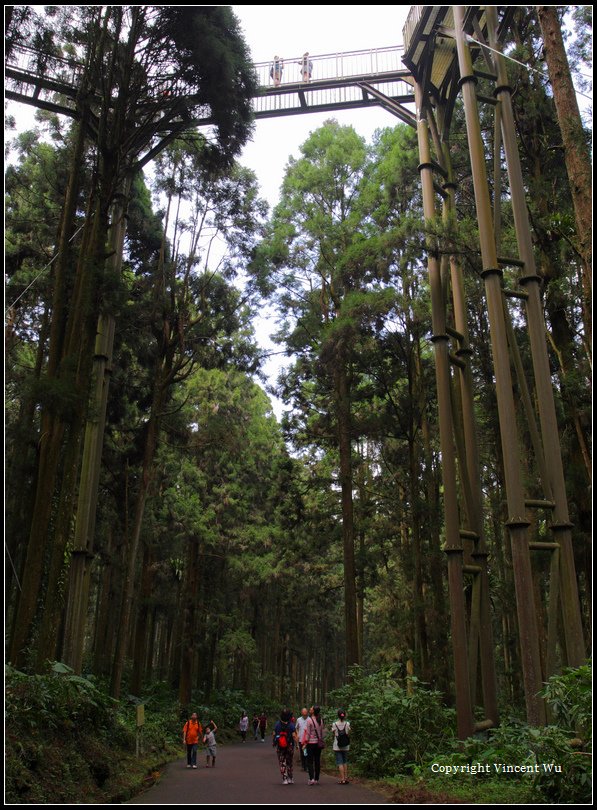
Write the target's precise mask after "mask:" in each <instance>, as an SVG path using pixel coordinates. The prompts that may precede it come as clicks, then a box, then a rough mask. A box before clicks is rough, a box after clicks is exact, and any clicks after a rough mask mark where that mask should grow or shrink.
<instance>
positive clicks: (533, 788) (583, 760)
mask: <svg viewBox="0 0 597 810" xmlns="http://www.w3.org/2000/svg"><path fill="white" fill-rule="evenodd" d="M544 695H545V697H546V699H547V701H548V703H549V704H550V706H551V708H552V710H553V713H554V715H555V717H556V719H557V720H559V721H560V723H561V725H549V726H546V727H544V728H533V727H531V726H528V725H526V724H525V723H522V722H517V721H514V720H509V721H507V722H503V723H502V724H501V725H500V726H499V727H498V728H496V729H491V730H490V731H488V732H486V733H483V734H479V735H477V736H475V737H471V738H470V739H468V740H465V741H464V742H462V741H459V740H458V741H457V740H454V741H453V742H452V744H451V746H449V747H448V748H446V749H444V751H442V753H440V754H435V755H433V757H430V756H428V757H426V760H425V763H424V765H423V767H421V768H419V769H418V774H419V775H420V776H422V777H423V778H426V777H427V776H428V775H429V774H430V773H433V772H437V771H438V769H442V768H448V769H452V770H448V771H447V773H449V779H450V781H451V782H453V781H458V782H467V781H470V780H471V778H473V777H472V776H471V773H470V771H469V770H468V768H469V767H470V766H471V765H479V764H480V765H482V766H483V769H480V770H479V771H478V772H477V773H475V774H474V779H475V780H482V781H487V780H494V781H496V782H504V781H506V782H520V783H524V784H525V785H526V787H527V788H528V790H529V792H530V795H531V796H532V798H533V799H534V800H535V801H545V802H551V803H564V804H582V803H585V802H587V801H589V800H590V797H591V772H592V768H591V765H592V762H591V741H590V728H591V724H590V716H591V715H590V712H591V666H590V664H586V665H584V666H582V667H579V668H577V669H568V670H566V671H565V672H564V673H563V674H562V675H558V676H554V677H552V678H550V680H549V682H548V684H547V686H546V688H545V690H544ZM579 726H580V727H582V728H583V730H584V733H585V734H587V735H589V736H588V738H587V739H584V740H579V739H575V737H574V732H573V729H574V728H575V727H579ZM510 766H514V767H517V768H519V770H518V771H512V770H510ZM521 766H522V767H523V768H524V769H525V770H524V771H520V767H521ZM460 768H461V769H462V770H458V769H460Z"/></svg>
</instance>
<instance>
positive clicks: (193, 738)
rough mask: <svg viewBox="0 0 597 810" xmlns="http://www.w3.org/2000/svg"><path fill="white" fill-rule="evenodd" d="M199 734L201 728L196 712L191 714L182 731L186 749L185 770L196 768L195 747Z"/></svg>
mask: <svg viewBox="0 0 597 810" xmlns="http://www.w3.org/2000/svg"><path fill="white" fill-rule="evenodd" d="M201 734H203V728H202V727H201V723H200V722H199V720H198V719H197V712H193V714H192V715H191V716H190V718H189V719H188V720H187V722H186V723H185V724H184V728H183V730H182V742H183V745H186V747H187V768H196V767H197V746H198V745H199V737H200V736H201Z"/></svg>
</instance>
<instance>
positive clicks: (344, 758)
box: [332, 709, 350, 785]
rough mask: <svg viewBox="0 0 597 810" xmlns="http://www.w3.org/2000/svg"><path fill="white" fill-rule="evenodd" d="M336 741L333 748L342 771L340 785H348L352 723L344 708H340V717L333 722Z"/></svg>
mask: <svg viewBox="0 0 597 810" xmlns="http://www.w3.org/2000/svg"><path fill="white" fill-rule="evenodd" d="M332 733H333V735H334V742H333V745H332V750H333V751H334V754H335V757H336V765H337V766H338V770H339V772H340V780H339V782H338V784H339V785H348V784H349V782H348V752H349V750H350V737H349V734H350V723H349V722H348V720H347V719H346V712H345V711H344V709H339V711H338V719H337V720H336V721H335V722H334V723H332Z"/></svg>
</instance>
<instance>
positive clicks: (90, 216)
mask: <svg viewBox="0 0 597 810" xmlns="http://www.w3.org/2000/svg"><path fill="white" fill-rule="evenodd" d="M77 14H79V15H80V16H79V17H73V16H72V15H77ZM73 20H74V21H75V22H74V24H73ZM66 21H67V30H66V31H65V34H66V35H67V36H68V34H70V35H71V36H70V39H71V41H72V40H73V31H72V28H73V27H74V28H76V29H77V33H76V40H77V42H79V43H81V44H82V46H83V48H84V53H85V57H84V63H85V68H84V71H83V78H82V79H81V86H80V88H79V91H80V92H79V95H78V96H77V99H78V104H79V105H80V109H79V114H80V120H81V123H80V125H79V127H78V133H79V136H78V143H79V144H80V149H78V150H75V158H74V159H73V165H72V172H71V184H70V186H69V188H70V189H71V191H70V192H69V194H70V196H69V197H67V203H66V204H65V208H64V212H65V214H64V216H63V226H62V233H61V236H60V238H59V246H61V248H60V249H59V255H60V257H61V258H60V261H61V262H62V263H63V265H64V266H65V270H64V273H62V275H61V274H59V273H57V283H56V286H55V296H54V306H53V313H52V325H51V332H50V345H49V359H48V366H47V376H48V379H49V381H50V383H51V384H53V385H54V386H58V385H59V386H62V387H63V390H64V389H66V391H67V393H66V396H67V398H68V397H70V400H69V404H68V405H67V409H68V410H67V412H65V408H64V404H63V405H62V406H61V408H62V410H61V411H59V410H57V408H56V407H55V404H54V405H52V403H50V404H49V405H48V407H47V408H46V409H45V410H44V413H43V417H42V418H43V420H44V429H43V431H42V436H43V441H42V444H41V451H40V458H39V469H38V476H37V480H38V486H37V492H36V504H35V508H34V510H33V522H32V526H31V531H30V535H29V541H28V548H27V559H26V563H25V570H24V576H23V580H24V583H25V587H24V588H23V590H22V592H21V597H20V599H19V604H18V607H17V612H16V620H15V626H14V632H13V637H12V642H11V648H10V659H11V660H12V661H13V662H15V663H18V664H19V665H22V664H23V663H24V656H25V650H26V645H27V643H28V640H29V639H30V635H31V630H32V626H33V619H34V616H35V612H36V606H37V601H38V596H39V594H40V590H41V588H42V582H43V575H44V574H43V569H44V562H43V560H44V556H45V549H46V542H47V538H48V536H49V535H50V534H51V531H50V527H51V526H52V525H53V526H55V527H57V529H56V530H57V531H58V532H61V533H62V534H63V535H64V533H65V532H67V531H68V527H69V526H70V523H71V514H72V508H73V506H72V504H73V493H74V492H75V490H76V484H75V481H76V472H77V469H78V462H79V453H80V447H81V442H82V436H83V430H84V425H85V419H86V413H87V405H88V402H87V392H88V386H89V382H90V379H91V376H92V371H93V368H94V364H93V362H92V360H93V344H94V339H95V326H96V324H97V321H98V315H99V313H100V311H102V312H104V313H108V324H110V320H109V319H110V318H111V317H113V312H112V304H111V302H110V296H109V295H108V294H107V292H108V291H109V290H110V288H111V286H112V285H113V284H114V283H116V282H117V279H118V275H119V272H120V258H121V249H122V248H121V245H122V233H123V228H122V226H123V223H124V221H125V220H124V215H125V210H126V200H123V197H124V198H126V196H127V188H128V187H129V183H130V179H131V174H132V173H133V172H134V171H135V170H136V169H137V168H138V167H139V165H140V163H139V157H140V155H141V153H143V152H145V155H144V157H143V160H145V161H147V160H148V159H150V158H151V157H152V156H153V155H155V154H157V153H158V152H159V151H160V149H161V148H163V146H164V145H165V143H166V142H167V140H168V138H169V137H171V135H172V133H173V132H178V131H181V130H182V129H183V128H186V127H188V126H189V124H190V122H191V120H192V113H193V111H194V110H195V109H196V108H198V107H200V106H202V105H206V104H207V105H210V106H211V109H212V113H213V118H214V127H215V133H216V137H215V139H214V140H213V141H212V143H211V144H210V145H209V147H208V149H207V155H209V159H210V160H211V161H212V163H214V164H216V163H218V164H220V165H222V164H228V163H229V162H230V160H231V158H232V156H233V155H234V154H235V153H236V152H237V151H238V149H240V147H241V145H242V143H244V140H246V138H247V137H248V135H249V132H250V126H251V123H250V122H251V106H250V99H251V96H252V94H253V92H254V91H255V78H254V74H253V70H252V67H251V65H250V62H249V59H248V51H247V49H246V45H245V44H244V40H243V39H242V37H241V35H240V32H239V29H238V24H237V22H236V18H234V16H233V15H232V13H231V12H230V9H228V8H220V7H215V8H214V7H195V8H192V9H190V8H188V7H178V6H177V7H164V8H162V9H160V8H150V7H144V8H141V7H106V8H105V9H104V8H99V9H97V10H94V9H89V8H85V7H84V8H83V9H82V11H81V12H78V11H77V10H76V9H72V10H71V12H70V16H69V15H66ZM13 22H14V19H13ZM12 24H13V23H12V22H11V25H12ZM189 35H192V40H190V39H189ZM50 45H51V43H49V44H48V43H46V45H45V46H44V47H47V49H48V50H49V49H50ZM214 61H217V65H218V67H217V72H218V76H217V79H218V80H217V81H213V82H212V81H210V80H209V79H210V77H212V76H213V75H214V72H215V71H216V68H215V67H214ZM164 77H167V81H168V82H169V84H170V86H169V88H168V89H167V92H163V81H164ZM174 87H175V89H173V88H174ZM160 88H162V90H160ZM98 99H99V101H98ZM89 133H93V137H94V144H95V147H96V163H95V172H94V177H93V182H92V187H91V193H90V197H89V203H88V207H87V216H86V220H85V228H84V231H83V236H82V250H81V252H80V255H79V260H78V264H77V269H76V271H75V273H74V274H73V276H74V281H73V282H72V289H73V295H72V300H73V302H74V306H73V307H71V308H70V309H68V310H67V309H66V308H65V306H64V302H65V290H66V288H67V284H66V282H63V281H62V279H63V278H66V275H65V273H66V271H67V268H68V263H67V251H66V249H65V248H66V245H67V244H68V242H69V240H70V236H71V235H72V233H73V230H74V229H73V214H74V209H73V206H72V203H71V202H69V200H70V201H72V199H73V198H74V196H75V194H74V190H75V189H77V188H78V182H77V179H76V178H77V177H78V176H79V175H80V167H81V160H82V154H83V143H84V139H85V138H86V137H87V136H88V134H89ZM152 141H153V142H154V143H155V145H154V146H151V144H152ZM150 146H151V148H150ZM147 150H149V151H147ZM115 201H116V203H117V204H116V207H114V203H115ZM110 228H111V239H108V238H107V237H108V233H109V229H110ZM106 242H108V248H107V247H106ZM106 253H108V255H109V256H110V259H109V260H108V262H106V258H105V257H106ZM110 330H111V327H110V328H109V329H108V331H109V332H110ZM100 331H101V329H100ZM106 351H107V349H104V350H102V353H104V352H106ZM108 353H109V352H108ZM96 357H97V356H96ZM101 373H102V372H101V369H99V368H98V370H97V372H96V377H98V383H97V388H98V391H99V392H100V394H99V395H100V399H99V400H98V402H96V403H94V404H93V406H92V407H93V408H98V409H99V410H104V409H105V405H104V404H102V400H101V397H103V394H101V380H100V379H99V377H100V375H101ZM105 388H106V386H105V385H104V389H105ZM90 424H91V427H93V425H92V423H90ZM100 424H101V419H100ZM88 427H89V425H88ZM97 433H98V431H97V429H96V430H95V433H93V431H92V434H93V436H94V438H92V439H90V443H91V444H92V445H100V443H101V434H102V428H101V427H100V428H99V438H97V437H96V434H97ZM63 447H64V452H63V449H62V448H63ZM96 456H99V453H96ZM89 475H90V476H91V477H92V482H91V483H88V482H87V480H86V479H85V480H84V482H83V485H82V487H81V491H82V492H83V493H84V497H85V498H86V499H88V500H90V503H91V509H89V510H88V512H89V514H92V513H93V511H94V507H93V503H92V501H93V499H94V497H95V495H94V492H95V491H96V484H95V483H94V482H95V481H96V480H97V464H96V465H95V467H93V468H90V470H89ZM55 493H56V494H58V513H59V514H58V516H57V518H56V520H55V521H54V523H53V524H52V512H53V508H54V503H55V500H54V494H55ZM59 493H61V494H59ZM90 521H92V518H88V519H87V523H88V526H87V528H86V529H85V530H84V534H85V533H87V534H88V533H89V531H91V530H92V522H90ZM62 542H63V541H60V542H59V544H61V543H62ZM80 551H81V552H83V553H84V552H85V549H84V548H81V549H80Z"/></svg>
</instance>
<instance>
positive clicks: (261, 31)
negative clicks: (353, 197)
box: [232, 5, 410, 416]
mask: <svg viewBox="0 0 597 810" xmlns="http://www.w3.org/2000/svg"><path fill="white" fill-rule="evenodd" d="M232 9H233V11H234V13H235V14H236V16H237V18H238V19H239V21H240V24H241V28H242V30H243V33H244V36H245V41H246V43H247V45H248V46H249V49H250V51H251V56H252V58H253V61H254V62H267V61H271V60H272V58H273V57H274V55H275V54H277V55H278V56H280V57H282V58H283V59H285V60H290V59H293V58H300V56H301V55H302V54H303V53H305V51H308V52H309V53H310V54H311V56H318V55H321V54H327V53H337V52H345V51H358V50H365V49H369V48H385V47H389V46H395V45H401V44H402V28H403V26H404V23H405V22H406V17H407V15H408V11H409V9H410V6H397V5H390V6H367V5H359V6H355V5H353V6H348V5H341V6H301V5H295V6H282V5H280V6H277V5H273V6H232ZM329 118H336V119H337V120H338V122H339V123H340V124H343V125H347V126H348V125H350V126H353V127H354V128H355V130H356V131H357V132H358V134H359V135H362V136H363V137H364V138H365V139H366V140H367V141H368V142H371V140H372V137H373V133H374V132H375V130H376V129H380V128H383V127H391V126H396V125H397V124H398V123H400V122H399V120H398V119H397V118H396V117H395V116H393V115H391V114H390V113H388V112H386V111H385V110H382V109H381V107H368V108H366V109H361V110H338V111H337V112H334V113H331V112H326V113H307V114H305V115H290V116H286V117H282V118H266V119H261V120H258V121H257V122H256V124H255V132H254V134H253V138H252V140H251V141H250V142H249V143H248V144H247V145H246V146H245V148H244V150H243V152H242V154H241V156H240V157H239V162H240V163H241V164H243V165H244V166H247V167H248V168H250V169H252V170H253V171H254V172H255V174H256V175H257V179H258V181H259V184H260V187H261V195H262V196H263V197H265V199H266V200H267V201H268V202H269V204H270V206H271V207H273V206H274V205H275V204H276V202H277V201H278V198H279V189H280V186H281V184H282V179H283V177H284V169H285V167H286V164H287V163H288V158H289V156H290V155H292V156H293V157H298V156H299V154H300V153H299V147H300V145H301V144H302V143H304V142H305V141H306V140H307V138H308V137H309V134H310V133H311V132H313V131H314V130H316V129H318V128H319V127H320V126H322V124H323V123H324V121H326V120H327V119H329ZM275 330H276V323H275V315H274V314H273V313H269V314H268V313H267V311H264V312H262V314H261V316H260V317H259V318H258V319H257V321H256V331H257V338H258V341H259V343H260V345H261V346H262V347H263V348H264V349H266V350H270V351H273V352H276V351H280V350H281V347H280V346H276V345H275V344H273V343H272V342H271V341H270V340H269V339H268V335H269V334H271V333H272V332H274V331H275ZM285 361H286V362H288V359H287V358H284V357H283V356H277V355H274V356H272V358H271V359H270V360H269V361H268V362H267V363H266V364H265V370H266V372H267V373H268V374H269V375H270V380H271V382H274V381H275V378H276V376H277V374H278V373H279V370H280V368H281V367H282V366H283V365H284V362H285ZM270 396H271V395H270ZM272 404H273V407H274V411H275V412H276V414H277V415H278V416H280V414H281V413H282V411H283V410H284V407H283V405H282V403H280V402H279V401H277V400H275V399H272Z"/></svg>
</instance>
